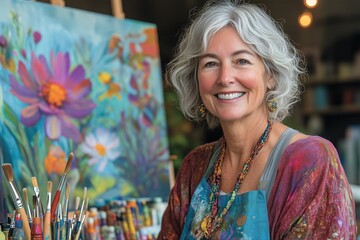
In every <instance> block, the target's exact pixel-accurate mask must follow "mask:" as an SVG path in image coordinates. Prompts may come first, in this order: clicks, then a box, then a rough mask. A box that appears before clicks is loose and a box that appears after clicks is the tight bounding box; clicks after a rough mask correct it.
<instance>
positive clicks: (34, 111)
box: [0, 0, 170, 215]
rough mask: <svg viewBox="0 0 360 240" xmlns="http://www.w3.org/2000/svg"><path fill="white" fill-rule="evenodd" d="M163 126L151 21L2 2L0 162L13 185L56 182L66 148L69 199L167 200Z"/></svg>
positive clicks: (42, 186) (43, 186) (18, 1)
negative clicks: (11, 176)
mask: <svg viewBox="0 0 360 240" xmlns="http://www.w3.org/2000/svg"><path fill="white" fill-rule="evenodd" d="M34 16H36V17H34ZM166 129H167V126H166V119H165V109H164V99H163V88H162V74H161V69H160V59H159V48H158V44H157V33H156V26H155V25H153V24H150V23H144V22H139V21H134V20H129V19H123V20H119V19H116V18H113V17H111V16H104V15H101V14H94V13H90V12H86V11H78V10H75V9H69V8H66V7H64V8H56V7H53V6H51V5H50V4H46V3H39V2H33V1H21V0H3V2H2V3H1V8H0V160H1V162H2V163H4V162H8V163H13V165H14V166H16V168H13V170H14V177H15V179H16V180H17V183H18V185H19V186H18V187H19V188H24V187H31V177H33V176H35V177H36V178H37V179H38V183H39V188H40V189H41V191H42V192H46V184H47V181H49V180H51V181H52V183H53V186H54V188H55V186H57V184H58V183H59V180H60V178H61V175H62V173H63V171H64V166H65V165H66V162H67V158H68V156H69V155H70V153H71V152H73V153H74V159H73V161H72V165H71V169H70V171H69V173H68V176H67V182H68V183H69V185H70V189H71V196H79V195H82V192H83V189H84V187H86V188H87V196H88V197H89V204H92V203H93V202H95V201H96V200H97V199H99V198H101V199H105V200H107V199H119V198H132V197H150V198H152V197H162V198H163V199H164V200H166V199H167V197H168V194H169V191H170V186H169V172H168V171H169V167H168V163H169V150H168V139H167V131H166ZM4 191H5V192H7V191H8V189H4ZM7 193H8V192H7ZM5 197H6V198H9V199H7V200H6V201H4V202H5V203H7V204H8V203H11V202H12V201H11V199H10V197H11V196H10V194H5ZM0 200H1V199H0ZM45 200H46V199H43V202H45ZM1 203H2V202H1V201H0V208H1ZM7 208H9V209H11V206H7ZM0 211H1V209H0ZM0 215H1V212H0Z"/></svg>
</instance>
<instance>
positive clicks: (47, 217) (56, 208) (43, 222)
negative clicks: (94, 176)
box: [2, 153, 89, 240]
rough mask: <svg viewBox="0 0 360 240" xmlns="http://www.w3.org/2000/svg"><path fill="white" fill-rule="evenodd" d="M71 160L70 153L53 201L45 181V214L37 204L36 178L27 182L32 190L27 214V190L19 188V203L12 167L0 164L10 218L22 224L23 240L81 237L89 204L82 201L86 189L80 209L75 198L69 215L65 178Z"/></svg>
mask: <svg viewBox="0 0 360 240" xmlns="http://www.w3.org/2000/svg"><path fill="white" fill-rule="evenodd" d="M73 157H74V155H73V153H70V156H69V159H68V161H67V163H66V166H65V169H64V173H63V175H62V176H61V179H60V182H59V186H58V188H57V189H56V192H55V195H54V198H53V199H52V182H51V181H48V184H47V200H46V208H45V210H44V208H43V204H42V202H41V197H40V189H39V187H38V183H37V179H36V177H32V179H31V181H32V185H33V189H34V195H33V197H32V203H33V210H31V208H30V204H29V192H28V190H27V188H23V198H24V200H25V201H24V202H23V198H22V197H21V195H20V193H19V190H18V188H17V186H16V184H15V180H14V176H13V170H12V165H11V164H9V163H4V164H2V169H3V172H4V174H5V177H6V179H7V181H8V183H9V187H10V194H11V197H12V200H13V202H14V207H15V209H16V213H17V214H14V216H13V218H14V219H15V215H18V216H20V218H21V219H19V220H21V221H22V229H23V231H24V233H25V236H26V238H27V239H50V240H51V239H52V240H64V239H65V240H68V239H80V238H82V237H81V235H82V232H83V231H82V230H83V225H84V221H85V219H86V216H87V214H86V213H87V207H88V201H89V200H88V199H87V198H86V192H87V188H84V194H83V199H82V204H81V207H80V208H79V205H80V197H77V198H76V202H75V209H74V211H69V197H70V188H69V185H68V184H67V183H66V176H67V175H68V173H69V171H70V167H71V163H72V159H73ZM65 185H66V187H65V196H64V198H63V199H64V201H63V204H61V203H60V202H61V201H60V198H61V194H62V193H63V190H64V186H65ZM8 239H11V236H9V237H8Z"/></svg>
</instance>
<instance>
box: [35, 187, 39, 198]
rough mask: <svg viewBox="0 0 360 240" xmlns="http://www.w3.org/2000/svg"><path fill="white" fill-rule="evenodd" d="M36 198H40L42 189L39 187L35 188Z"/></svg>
mask: <svg viewBox="0 0 360 240" xmlns="http://www.w3.org/2000/svg"><path fill="white" fill-rule="evenodd" d="M34 192H35V196H36V197H37V198H38V197H40V189H39V188H38V187H34Z"/></svg>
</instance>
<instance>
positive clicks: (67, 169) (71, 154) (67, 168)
mask: <svg viewBox="0 0 360 240" xmlns="http://www.w3.org/2000/svg"><path fill="white" fill-rule="evenodd" d="M73 158H74V153H70V155H69V158H68V161H67V163H66V166H65V170H64V174H68V173H69V171H70V167H71V163H72V160H73Z"/></svg>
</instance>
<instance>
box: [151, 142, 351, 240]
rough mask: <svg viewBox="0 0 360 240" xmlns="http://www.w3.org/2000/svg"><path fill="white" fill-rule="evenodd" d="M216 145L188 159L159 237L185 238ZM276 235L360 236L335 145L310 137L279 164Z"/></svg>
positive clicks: (272, 204) (272, 220)
mask: <svg viewBox="0 0 360 240" xmlns="http://www.w3.org/2000/svg"><path fill="white" fill-rule="evenodd" d="M214 146H215V143H209V144H205V145H202V146H200V147H198V148H196V149H194V150H193V151H191V152H190V153H189V154H188V155H187V156H186V157H185V159H184V160H183V163H182V167H181V169H180V170H179V173H178V174H177V177H176V182H175V186H174V188H173V189H172V191H171V194H170V197H169V205H168V208H167V209H166V211H165V213H164V216H163V221H162V227H161V232H160V234H159V237H158V239H179V236H180V235H181V231H182V228H183V226H184V223H185V217H186V214H187V211H188V206H189V204H190V200H191V196H192V194H193V193H194V190H195V188H196V186H197V185H198V183H199V181H200V179H201V177H202V175H203V174H204V171H205V170H206V168H207V164H208V162H209V159H210V156H211V152H212V149H213V147H214ZM268 213H269V225H270V226H269V228H270V235H271V239H324V240H325V239H356V216H355V204H354V199H353V196H352V192H351V189H350V187H349V183H348V181H347V178H346V176H345V173H344V170H343V168H342V166H341V163H340V161H339V156H338V153H337V151H336V149H335V148H334V146H333V145H332V144H331V143H330V142H329V141H327V140H326V139H324V138H321V137H318V136H310V137H307V138H305V139H302V140H298V141H296V142H294V143H292V144H290V145H289V146H288V147H287V148H286V149H285V151H284V153H283V155H282V158H281V160H280V162H279V166H278V170H277V175H276V178H275V182H274V185H273V188H272V190H271V193H270V197H269V200H268Z"/></svg>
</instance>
